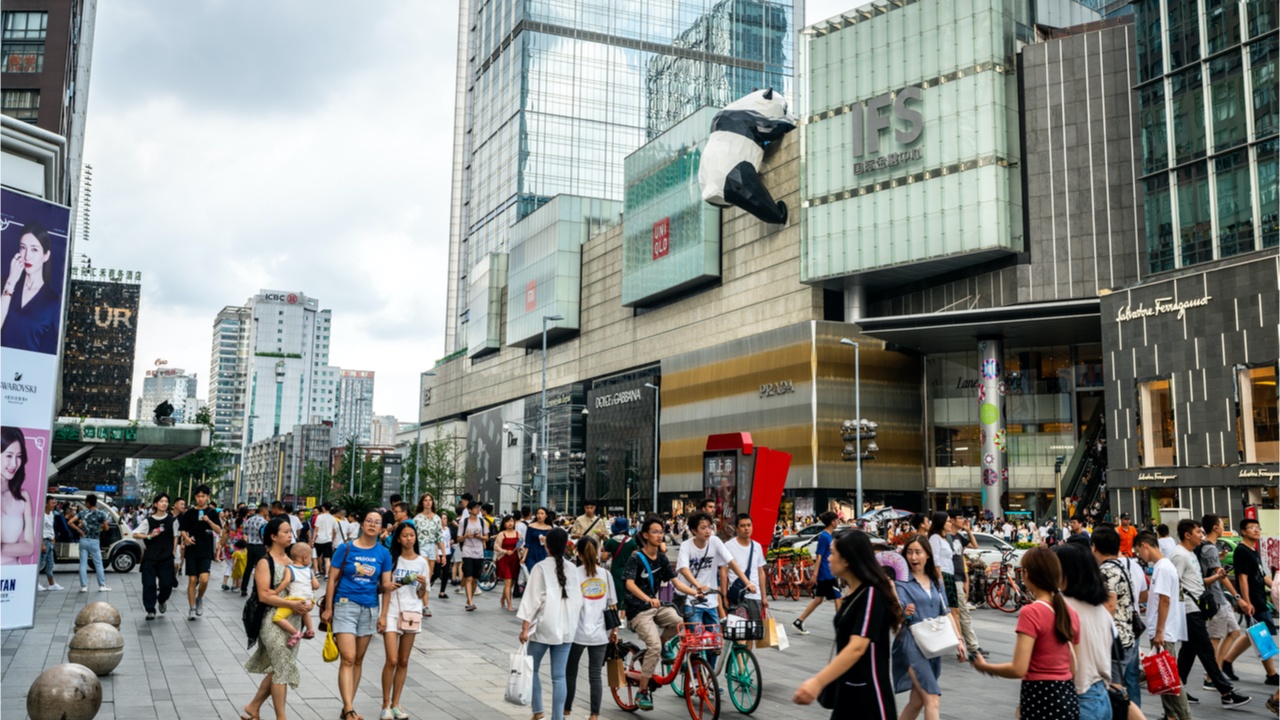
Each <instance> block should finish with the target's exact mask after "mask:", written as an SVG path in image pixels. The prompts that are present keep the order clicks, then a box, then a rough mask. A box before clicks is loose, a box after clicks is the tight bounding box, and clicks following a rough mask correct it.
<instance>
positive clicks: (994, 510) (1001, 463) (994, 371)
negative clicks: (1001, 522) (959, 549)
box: [978, 338, 1009, 517]
mask: <svg viewBox="0 0 1280 720" xmlns="http://www.w3.org/2000/svg"><path fill="white" fill-rule="evenodd" d="M978 368H979V371H980V375H981V378H982V379H981V381H980V382H979V383H978V421H979V423H980V427H979V430H980V434H979V437H980V438H981V439H982V509H983V510H986V511H989V512H990V513H991V514H992V515H993V516H995V517H1000V516H1002V515H1003V514H1004V509H1003V508H1002V507H1001V506H1000V498H1001V496H1002V495H1003V494H1004V492H1005V489H1006V488H1007V487H1008V484H1009V469H1008V467H1006V466H1005V454H1004V453H1005V428H1004V393H1005V387H1004V341H1003V340H1002V339H1000V338H986V339H983V340H979V341H978Z"/></svg>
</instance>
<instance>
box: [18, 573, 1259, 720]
mask: <svg viewBox="0 0 1280 720" xmlns="http://www.w3.org/2000/svg"><path fill="white" fill-rule="evenodd" d="M107 577H108V581H109V582H110V583H111V586H112V588H113V591H112V592H110V593H105V594H100V593H98V592H97V591H96V589H95V586H94V585H93V583H92V579H91V580H90V590H89V592H88V593H86V594H80V593H78V592H76V590H77V589H78V587H79V582H78V579H77V578H76V575H75V573H73V572H66V571H62V572H59V573H58V574H57V578H58V582H59V583H61V584H62V585H64V586H67V587H68V588H70V590H68V591H64V592H52V593H47V592H46V593H39V595H38V601H37V602H38V605H37V611H36V626H35V627H34V628H32V629H30V630H18V631H10V632H5V633H4V634H3V675H2V678H0V695H2V697H0V707H2V708H3V711H2V712H3V716H4V718H5V720H10V719H15V720H16V718H19V717H25V713H24V708H25V697H26V692H27V688H28V687H30V685H31V682H32V681H33V680H34V679H35V677H36V676H37V675H39V674H40V672H41V671H43V670H44V669H45V668H47V667H49V666H51V665H55V664H57V663H60V662H65V659H66V646H67V641H68V639H69V638H70V636H71V630H72V622H73V620H74V619H75V616H76V613H77V612H79V610H80V608H81V607H83V606H84V605H85V604H86V603H88V602H93V601H95V600H106V601H107V602H110V603H111V604H112V605H114V606H116V607H117V608H118V609H119V610H120V612H121V614H122V616H123V623H122V625H121V628H120V629H121V632H122V633H123V634H124V638H125V659H124V662H123V663H122V664H121V665H120V667H118V668H117V669H116V670H115V672H114V673H112V674H111V675H110V676H108V677H105V678H102V687H103V696H104V702H103V705H102V710H101V712H100V713H99V714H98V718H101V719H102V720H115V719H117V718H118V719H119V720H152V719H156V720H168V719H172V718H178V719H180V720H208V719H212V718H237V717H238V711H239V709H240V708H241V707H243V706H244V704H245V703H246V702H247V701H248V700H249V698H250V697H251V696H252V694H253V691H254V689H255V688H256V686H257V683H258V681H259V679H260V676H256V675H250V674H249V673H247V672H245V670H244V667H243V666H244V662H245V660H246V659H247V658H248V656H249V653H248V652H247V651H246V650H245V640H244V632H243V630H242V628H241V623H240V610H241V603H242V600H241V598H240V595H239V593H224V592H221V591H219V590H218V588H217V584H216V582H215V584H214V585H213V586H212V589H211V591H210V593H209V596H208V599H207V600H206V603H205V611H204V616H203V617H202V618H200V619H199V620H196V621H188V620H187V619H186V596H185V588H186V585H185V581H186V578H185V577H184V578H182V581H183V586H182V590H183V591H184V594H183V595H181V596H179V595H177V594H175V596H174V597H173V598H172V599H171V600H170V603H169V612H168V614H167V615H162V616H159V617H158V618H157V619H156V620H154V621H152V622H147V621H146V620H145V619H144V612H143V609H142V596H141V587H140V580H139V575H138V573H137V572H133V573H130V574H128V575H116V574H109V575H108V576H107ZM436 590H437V591H438V586H437V588H436ZM477 604H478V605H479V607H480V609H479V610H478V611H476V612H474V613H467V612H464V611H463V608H462V606H463V601H462V599H461V596H460V595H459V594H457V593H455V592H453V591H452V590H451V592H450V598H449V599H448V600H440V599H439V598H436V597H435V596H434V595H433V596H432V599H431V609H432V611H433V612H434V617H432V618H429V619H424V621H423V633H422V635H421V636H420V637H419V638H418V640H417V642H416V644H415V647H414V650H415V652H414V656H413V663H412V666H411V667H410V670H409V678H408V681H407V683H406V686H405V691H404V697H403V703H402V704H403V707H404V708H405V710H406V711H408V712H409V713H410V714H411V717H414V718H458V719H460V720H472V719H474V720H487V719H489V718H528V717H529V715H530V712H529V710H528V708H518V707H515V706H512V705H508V704H506V703H505V702H503V699H502V694H503V689H504V687H505V682H506V679H505V676H506V667H507V656H508V654H509V653H510V652H512V651H513V650H514V649H515V648H516V647H517V644H518V641H517V636H518V634H519V631H520V625H519V622H518V621H517V620H516V618H515V615H514V613H509V612H504V611H502V610H500V609H499V608H498V596H497V593H485V594H483V595H482V596H481V597H480V598H478V600H477ZM802 607H803V604H802V603H799V602H792V601H790V600H784V601H781V602H779V603H776V604H775V605H774V609H775V615H776V617H777V618H778V620H779V622H784V621H785V622H786V623H787V627H788V628H790V622H791V621H792V620H793V619H794V618H795V617H796V616H797V615H798V614H799V612H800V610H801V608H802ZM831 617H832V611H831V609H830V606H829V605H828V606H826V607H823V608H821V609H819V610H818V612H817V614H816V615H815V616H814V617H813V618H812V620H811V621H810V622H809V629H810V634H809V635H808V636H800V635H797V634H796V633H795V632H792V633H791V634H790V636H789V639H790V641H791V647H790V649H788V650H787V651H785V652H779V651H778V650H772V649H771V650H761V651H758V653H757V656H758V657H759V659H760V664H761V667H762V671H763V675H764V698H763V700H762V702H761V704H760V708H759V709H758V710H757V711H756V713H755V716H756V717H759V718H767V719H768V720H775V719H779V718H815V719H817V718H826V717H828V713H827V712H826V711H823V710H822V709H821V708H819V707H817V706H812V707H799V706H796V705H793V704H791V695H792V693H793V692H794V691H795V689H796V687H797V686H798V685H799V684H800V682H801V681H803V680H804V679H805V678H807V677H808V676H809V675H810V674H812V673H813V672H814V671H815V670H816V669H817V668H819V667H820V666H821V665H822V664H823V663H825V662H826V660H827V659H828V657H830V655H831V650H832V644H833V631H832V628H831ZM974 617H975V624H976V628H977V632H978V636H979V638H981V640H982V643H983V645H984V646H985V647H986V648H987V649H988V650H989V651H991V653H992V654H993V657H994V660H995V661H997V662H999V661H1004V660H1007V659H1008V658H1009V654H1010V652H1011V651H1012V648H1013V640H1014V632H1013V627H1014V618H1013V616H1010V615H1004V614H1002V613H996V612H995V611H992V610H981V611H978V612H976V613H975V614H974ZM623 634H624V636H625V637H629V638H631V639H634V636H633V635H632V634H631V633H629V632H625V631H624V633H623ZM320 647H321V639H319V638H317V639H316V640H312V641H304V643H303V648H302V651H301V653H300V656H299V658H300V662H299V665H300V668H301V672H302V684H301V685H300V686H299V687H298V688H297V689H296V690H291V691H290V692H289V718H290V720H317V719H320V720H334V719H335V718H337V717H338V712H339V710H340V709H341V702H340V701H339V699H338V695H337V664H336V663H334V664H329V663H325V662H324V661H323V660H322V659H321V657H320ZM382 660H383V653H382V643H381V640H380V639H378V638H374V641H373V642H372V643H371V644H370V646H369V654H368V656H367V657H366V658H365V663H364V681H363V682H362V684H361V687H360V694H359V697H358V699H357V701H356V710H357V711H358V712H360V713H361V714H362V715H364V717H365V718H367V719H368V720H374V719H375V718H377V717H378V712H379V709H380V708H381V687H380V673H381V669H382ZM1236 668H1237V673H1238V674H1239V675H1240V676H1241V678H1242V682H1241V683H1240V684H1239V690H1240V691H1241V692H1243V693H1245V694H1248V695H1251V696H1253V702H1252V703H1251V704H1250V705H1249V706H1247V707H1245V708H1242V709H1240V710H1236V711H1226V710H1223V709H1222V708H1221V707H1219V706H1217V700H1216V698H1214V697H1213V694H1212V693H1197V692H1195V690H1193V691H1192V692H1193V694H1195V695H1198V696H1200V697H1201V698H1202V700H1203V704H1202V705H1199V706H1193V707H1192V714H1193V716H1194V717H1195V718H1197V719H1199V718H1227V717H1233V718H1238V717H1267V716H1269V715H1270V714H1269V713H1267V711H1266V708H1265V707H1264V706H1263V700H1264V699H1265V697H1266V696H1267V695H1268V694H1269V693H1268V692H1267V691H1268V689H1267V688H1265V687H1264V685H1263V683H1262V681H1263V674H1262V669H1261V666H1260V665H1259V664H1258V663H1257V662H1251V661H1249V659H1248V656H1245V657H1244V658H1242V659H1241V661H1240V662H1239V663H1237V665H1236ZM1200 679H1201V673H1200V671H1199V670H1196V671H1193V673H1192V685H1193V687H1194V686H1196V685H1198V684H1199V683H1200ZM544 685H545V686H546V687H547V688H548V691H547V692H548V696H547V701H548V703H549V701H550V690H549V680H547V679H546V668H545V667H544ZM942 688H943V698H942V716H943V717H944V718H982V719H984V720H985V719H988V718H991V719H994V718H1012V717H1013V713H1014V705H1015V704H1016V702H1017V697H1018V684H1017V683H1016V682H1014V681H1008V680H996V679H991V678H986V677H983V676H980V675H978V674H977V673H975V672H974V671H973V670H971V669H969V668H968V667H967V666H960V665H957V664H956V663H954V662H947V664H946V665H944V670H943V674H942ZM578 697H579V699H578V701H577V702H576V703H575V706H574V712H573V715H572V717H573V718H580V719H581V720H585V719H586V717H587V714H588V713H587V711H588V709H589V708H588V707H587V705H586V701H587V699H588V697H589V688H588V683H587V678H586V669H585V667H584V668H582V676H581V678H580V679H579V683H578ZM905 699H906V696H905V695H899V696H898V707H899V708H901V707H902V705H903V704H904V702H905ZM1144 701H1145V703H1146V709H1147V711H1148V712H1147V714H1148V716H1149V717H1153V718H1154V717H1158V710H1159V701H1158V700H1156V699H1155V698H1153V697H1151V696H1147V697H1146V698H1145V699H1144ZM654 705H655V708H654V710H653V712H651V713H637V714H636V715H637V716H640V717H645V718H646V720H674V719H676V718H687V717H688V713H687V712H686V711H685V708H684V702H683V700H680V699H678V698H677V697H676V696H675V695H674V694H673V693H672V692H671V691H670V690H669V689H662V690H659V691H658V692H657V693H655V695H654ZM269 708H270V705H269V703H268V705H267V706H264V708H263V709H264V713H263V717H264V718H270V717H273V715H272V714H271V712H270V711H269ZM721 714H722V716H726V717H731V716H733V715H736V714H737V713H736V711H735V710H734V708H733V706H732V704H731V703H730V702H729V699H728V696H727V694H726V696H725V697H724V701H723V707H722V710H721ZM628 716H629V714H628V713H625V712H623V711H621V710H619V709H618V707H617V706H616V705H615V704H614V703H613V699H612V697H611V696H609V694H608V690H607V689H606V694H605V701H604V704H603V706H602V709H601V717H604V718H625V717H628ZM548 717H550V715H548Z"/></svg>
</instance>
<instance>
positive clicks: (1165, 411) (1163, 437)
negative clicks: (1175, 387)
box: [1138, 379, 1178, 467]
mask: <svg viewBox="0 0 1280 720" xmlns="http://www.w3.org/2000/svg"><path fill="white" fill-rule="evenodd" d="M1138 408H1139V415H1138V460H1139V462H1141V463H1142V467H1172V466H1174V465H1177V464H1178V450H1177V443H1176V442H1175V440H1174V438H1175V437H1176V436H1177V426H1176V423H1175V421H1174V417H1173V391H1172V386H1171V385H1170V383H1169V380H1167V379H1166V380H1152V381H1151V382H1144V383H1138Z"/></svg>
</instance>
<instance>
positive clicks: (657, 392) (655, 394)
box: [628, 383, 662, 515]
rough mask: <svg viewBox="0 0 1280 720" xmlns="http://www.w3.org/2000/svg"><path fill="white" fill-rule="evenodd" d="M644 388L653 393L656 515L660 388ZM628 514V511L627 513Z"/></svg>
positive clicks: (655, 512)
mask: <svg viewBox="0 0 1280 720" xmlns="http://www.w3.org/2000/svg"><path fill="white" fill-rule="evenodd" d="M644 386H645V387H647V388H649V389H650V390H652V391H653V514H655V515H657V514H658V396H659V395H661V394H662V388H660V387H658V386H657V385H654V384H653V383H645V384H644ZM628 512H629V511H628Z"/></svg>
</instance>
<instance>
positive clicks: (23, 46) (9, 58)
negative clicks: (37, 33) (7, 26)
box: [2, 42, 44, 73]
mask: <svg viewBox="0 0 1280 720" xmlns="http://www.w3.org/2000/svg"><path fill="white" fill-rule="evenodd" d="M2 67H3V68H4V72H7V73H38V72H40V71H41V70H44V43H11V42H6V43H4V65H3V66H2Z"/></svg>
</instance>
